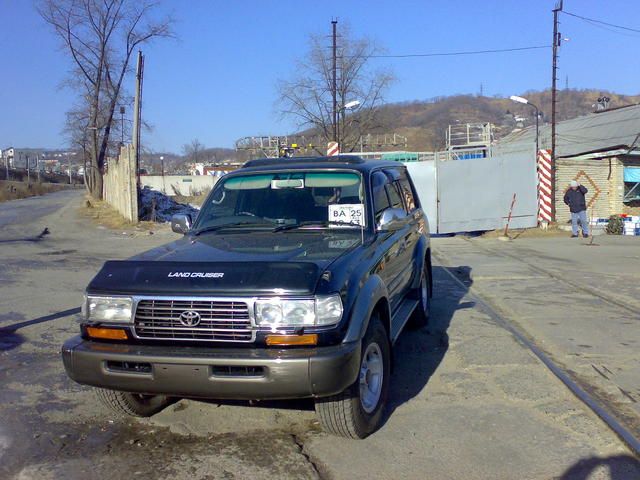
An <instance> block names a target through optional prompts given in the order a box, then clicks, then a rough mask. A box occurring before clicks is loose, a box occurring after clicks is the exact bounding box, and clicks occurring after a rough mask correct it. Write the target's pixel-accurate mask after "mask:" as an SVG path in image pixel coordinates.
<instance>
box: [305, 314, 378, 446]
mask: <svg viewBox="0 0 640 480" xmlns="http://www.w3.org/2000/svg"><path fill="white" fill-rule="evenodd" d="M390 366H391V348H390V346H389V340H388V338H387V331H386V330H385V328H384V326H383V325H382V322H381V321H380V319H379V317H378V315H377V314H376V315H374V316H373V317H371V320H370V322H369V328H368V329H367V333H366V334H365V336H364V339H363V340H362V354H361V358H360V372H359V375H358V379H357V380H356V381H355V383H354V384H353V385H351V386H350V387H349V388H347V389H346V390H345V391H344V392H342V393H339V394H338V395H334V396H332V397H327V398H319V399H317V400H316V402H315V404H316V413H317V415H318V417H319V418H320V422H321V424H322V427H323V429H324V430H325V431H326V432H328V433H332V434H334V435H339V436H341V437H348V438H365V437H366V436H368V435H369V434H371V433H373V432H374V431H375V430H377V429H378V428H379V427H380V424H381V423H382V420H383V415H384V407H385V405H386V402H387V395H388V393H389V376H390Z"/></svg>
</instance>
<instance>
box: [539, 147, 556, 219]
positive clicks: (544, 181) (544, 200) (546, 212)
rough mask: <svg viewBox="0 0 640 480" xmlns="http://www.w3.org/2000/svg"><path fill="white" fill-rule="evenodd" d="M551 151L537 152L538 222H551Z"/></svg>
mask: <svg viewBox="0 0 640 480" xmlns="http://www.w3.org/2000/svg"><path fill="white" fill-rule="evenodd" d="M551 221H553V217H552V216H551V150H539V151H538V222H539V223H540V222H551Z"/></svg>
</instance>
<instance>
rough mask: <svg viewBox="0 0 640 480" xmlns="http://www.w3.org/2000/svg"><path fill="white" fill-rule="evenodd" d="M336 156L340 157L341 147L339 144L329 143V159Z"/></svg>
mask: <svg viewBox="0 0 640 480" xmlns="http://www.w3.org/2000/svg"><path fill="white" fill-rule="evenodd" d="M335 155H340V145H338V142H329V143H328V144H327V157H333V156H335Z"/></svg>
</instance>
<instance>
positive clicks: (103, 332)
mask: <svg viewBox="0 0 640 480" xmlns="http://www.w3.org/2000/svg"><path fill="white" fill-rule="evenodd" d="M87 335H89V336H90V337H91V338H106V339H108V340H126V339H127V338H128V337H127V332H125V331H124V330H123V329H121V328H97V327H87Z"/></svg>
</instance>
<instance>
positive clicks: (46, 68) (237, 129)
mask: <svg viewBox="0 0 640 480" xmlns="http://www.w3.org/2000/svg"><path fill="white" fill-rule="evenodd" d="M554 4H555V0H482V1H478V0H422V1H408V0H394V1H393V2H391V1H378V0H368V1H357V0H323V1H321V2H319V1H312V0H297V1H296V0H280V1H275V0H235V1H230V0H225V1H222V0H181V1H178V0H164V1H162V2H161V7H160V8H161V13H166V14H171V15H172V16H173V17H174V18H175V25H174V31H175V34H176V37H177V38H176V39H168V40H167V39H162V40H159V41H156V42H155V43H153V44H151V45H147V46H145V47H144V49H143V50H144V54H145V78H144V93H143V97H144V103H143V116H144V118H145V120H146V121H147V122H149V123H150V124H151V125H152V127H153V128H152V130H151V131H150V132H144V133H143V143H144V144H145V145H146V146H147V147H148V148H149V149H151V150H152V151H156V152H161V151H162V152H169V151H172V152H176V153H180V152H181V150H182V146H183V145H184V144H186V143H188V142H189V141H191V140H192V139H198V140H199V141H200V142H201V143H203V144H204V145H206V146H207V147H214V146H215V147H233V144H234V142H235V140H237V139H238V138H240V137H243V136H248V135H278V134H286V133H291V132H292V131H295V124H294V123H293V122H292V121H291V120H287V119H281V118H280V117H279V115H278V114H277V108H276V104H275V100H276V83H277V81H278V80H279V79H287V78H290V77H291V76H292V75H294V74H295V65H296V61H297V60H299V59H301V58H304V55H305V52H306V51H307V49H308V35H309V34H325V33H326V35H327V46H329V45H330V38H329V34H330V31H331V19H332V18H337V19H338V22H339V23H338V29H340V26H341V25H342V24H345V23H348V24H349V25H350V27H351V29H352V31H353V32H354V34H355V35H356V36H367V37H369V38H370V39H372V40H373V41H375V42H376V44H378V45H380V46H381V47H383V48H384V49H385V50H386V53H387V54H397V55H402V54H423V53H440V52H459V51H472V50H490V49H505V48H518V47H528V46H538V45H550V44H551V38H552V27H553V16H552V12H551V10H552V8H553V6H554ZM564 10H565V11H568V12H571V13H574V14H578V15H581V16H584V17H590V18H595V19H599V20H602V21H605V22H609V23H613V24H618V25H623V26H627V27H630V28H634V29H637V30H640V15H639V13H640V5H638V2H637V0H609V1H606V2H605V1H604V0H565V2H564ZM0 18H1V19H2V23H1V24H0V148H5V147H7V146H15V147H47V148H64V147H65V146H66V145H67V143H68V142H67V140H66V138H65V136H64V134H63V132H62V130H63V127H64V120H65V112H66V111H67V110H68V109H69V108H70V107H71V106H72V105H73V103H74V98H75V95H76V93H75V92H73V91H72V90H70V89H68V88H65V87H64V86H63V84H64V81H65V79H66V78H67V77H68V75H69V72H70V70H71V67H72V64H71V62H70V60H69V58H68V56H67V55H66V53H65V52H64V51H63V50H62V49H61V48H60V43H59V41H58V39H57V38H56V37H55V36H54V34H53V32H52V31H51V29H50V28H49V27H48V25H46V24H45V23H44V21H43V20H42V19H41V18H40V17H39V16H38V13H37V12H36V9H35V7H34V2H32V1H31V0H0ZM560 20H561V25H560V31H561V33H562V36H563V37H565V38H567V39H568V40H565V41H564V42H563V44H562V47H561V51H560V59H559V72H558V76H559V86H560V87H562V88H564V86H565V81H566V78H567V77H568V82H569V87H570V88H597V89H603V90H610V91H614V92H617V93H622V94H638V93H640V62H638V56H637V50H638V47H639V46H640V33H636V32H631V31H625V30H620V29H614V28H611V27H606V26H602V25H594V24H593V23H589V22H586V21H583V20H581V19H578V18H575V17H570V16H568V15H561V17H560ZM371 61H372V62H374V64H375V66H379V67H381V68H391V69H392V71H393V72H394V74H395V76H396V78H397V80H396V82H395V83H394V85H393V86H392V87H391V89H390V90H389V92H388V93H387V96H386V100H387V101H389V102H402V101H412V100H426V99H429V98H433V97H438V96H445V95H453V94H477V93H479V91H480V85H481V84H482V88H483V93H484V95H487V96H493V95H499V96H509V95H512V94H519V93H523V92H526V91H527V90H542V89H545V88H549V87H550V83H551V49H538V50H528V51H520V52H509V53H495V54H485V55H474V56H472V55H469V56H447V57H422V58H395V59H390V58H384V59H382V58H380V59H371ZM127 87H128V89H129V90H130V91H133V81H132V80H130V81H129V82H128V85H127Z"/></svg>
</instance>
